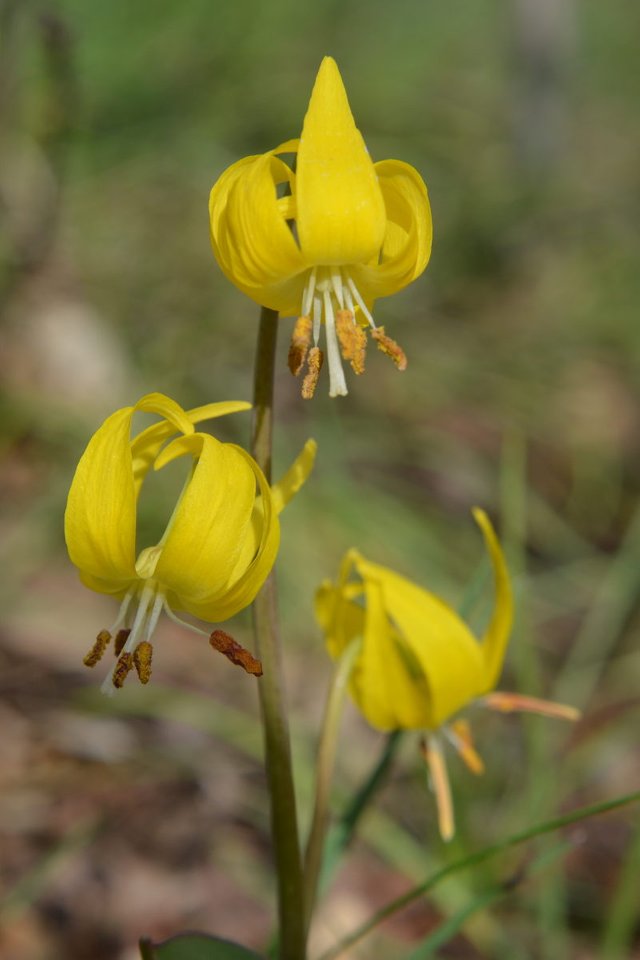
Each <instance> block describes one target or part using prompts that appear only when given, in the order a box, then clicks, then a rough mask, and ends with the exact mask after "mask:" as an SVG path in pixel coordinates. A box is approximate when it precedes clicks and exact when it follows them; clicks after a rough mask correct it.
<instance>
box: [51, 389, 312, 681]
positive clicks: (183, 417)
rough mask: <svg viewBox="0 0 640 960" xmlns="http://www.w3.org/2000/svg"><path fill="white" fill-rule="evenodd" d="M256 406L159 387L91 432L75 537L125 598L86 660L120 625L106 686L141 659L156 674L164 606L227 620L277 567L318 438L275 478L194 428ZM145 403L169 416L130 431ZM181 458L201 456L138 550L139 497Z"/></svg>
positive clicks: (83, 571) (73, 513) (74, 489)
mask: <svg viewBox="0 0 640 960" xmlns="http://www.w3.org/2000/svg"><path fill="white" fill-rule="evenodd" d="M250 406H251V405H250V404H249V403H244V402H235V401H230V402H227V403H212V404H208V405H206V406H203V407H197V408H196V409H194V410H187V411H185V410H183V409H182V408H181V407H180V406H179V405H178V404H177V403H175V401H173V400H171V399H170V398H169V397H166V396H164V395H163V394H160V393H151V394H148V395H147V396H145V397H142V399H141V400H139V401H138V403H136V404H135V405H134V406H132V407H125V408H124V409H122V410H118V411H116V413H114V414H112V415H111V416H110V417H109V418H108V419H107V420H105V422H104V423H103V424H102V426H101V427H100V429H99V430H98V431H97V432H96V433H95V434H94V436H93V437H92V438H91V440H90V441H89V444H88V446H87V449H86V450H85V452H84V454H83V455H82V458H81V459H80V462H79V464H78V467H77V469H76V473H75V476H74V478H73V482H72V484H71V489H70V491H69V498H68V501H67V509H66V512H65V538H66V542H67V548H68V551H69V556H70V558H71V561H72V563H74V564H75V566H76V567H77V568H78V570H79V571H80V578H81V580H82V582H83V583H84V584H85V585H86V586H87V587H90V588H91V589H92V590H96V591H98V592H99V593H107V594H111V595H112V596H114V597H116V598H118V599H120V600H121V606H120V612H119V614H118V616H117V617H116V620H115V623H114V624H113V626H112V627H111V629H110V630H101V631H100V633H99V634H98V637H97V639H96V642H95V644H94V646H93V648H92V650H91V651H90V652H89V654H88V655H87V657H86V658H85V663H86V664H87V665H88V666H94V665H95V664H96V663H97V662H98V660H100V658H101V657H102V655H103V653H104V650H105V649H106V646H107V644H108V643H109V641H110V639H111V636H112V635H114V634H115V649H116V656H117V658H118V659H117V662H116V666H115V668H114V671H113V673H112V674H111V675H110V676H109V677H107V679H106V680H105V683H104V684H103V691H104V692H106V693H112V692H113V691H114V690H115V689H116V688H118V687H121V686H122V684H123V682H124V680H125V678H126V676H127V674H128V673H129V672H130V670H131V669H132V668H134V667H135V669H136V671H137V673H138V676H139V678H140V680H141V681H142V682H143V683H146V682H147V680H148V679H149V676H150V672H151V653H152V650H151V642H150V641H151V636H152V634H153V631H154V629H155V627H156V624H157V622H158V618H159V617H160V614H161V613H162V612H163V611H164V612H165V613H166V614H167V615H168V616H169V617H171V618H172V619H174V620H176V619H178V618H176V616H175V613H174V611H186V612H187V613H190V614H192V615H193V616H195V617H199V618H200V619H202V620H205V621H209V622H219V621H222V620H227V619H228V618H229V617H231V616H233V614H235V613H237V612H238V611H239V610H241V609H242V608H243V607H246V606H248V604H250V603H251V601H252V600H253V599H254V597H255V595H256V593H257V592H258V590H259V589H260V587H261V586H262V584H263V582H264V580H265V579H266V577H267V575H268V574H269V571H270V570H271V568H272V566H273V564H274V561H275V558H276V554H277V551H278V545H279V540H280V527H279V523H278V514H279V512H280V511H281V510H282V508H283V507H284V506H285V504H286V503H287V502H288V501H289V500H290V499H291V497H292V496H293V495H294V494H295V493H296V492H297V490H298V489H299V488H300V487H301V486H302V484H303V483H304V481H305V480H306V478H307V476H308V474H309V472H310V470H311V468H312V466H313V460H314V456H315V443H314V441H312V440H309V441H308V442H307V444H306V445H305V447H304V449H303V451H302V453H301V454H300V456H299V457H298V458H297V460H296V461H295V462H294V464H293V466H292V467H291V468H290V469H289V471H288V472H287V473H286V475H285V476H284V478H283V479H282V480H281V481H280V483H279V484H275V485H274V486H272V487H270V486H269V484H268V483H267V480H266V478H265V476H264V474H263V473H262V471H261V470H260V468H259V466H258V465H257V463H256V462H255V461H254V460H253V459H252V458H251V457H250V456H249V454H248V453H246V452H245V451H244V450H243V449H242V448H241V447H238V446H236V445H235V444H232V443H221V442H220V441H218V440H216V439H215V438H214V437H212V436H211V435H209V434H206V433H200V432H197V431H196V430H195V426H194V425H195V424H197V423H199V422H200V421H202V420H208V419H212V418H214V417H220V416H223V415H225V414H228V413H234V412H236V411H240V410H247V409H249V408H250ZM136 411H145V412H147V413H155V414H158V415H159V416H160V417H162V420H161V421H160V422H159V423H156V424H154V425H153V426H150V427H148V428H147V429H146V430H143V431H142V432H141V433H139V434H138V435H137V436H135V437H134V438H133V439H131V436H130V434H131V422H132V418H133V415H134V413H135V412H136ZM175 434H178V436H177V437H176V438H175V439H173V440H171V441H170V442H169V443H167V441H169V440H170V438H171V437H172V436H173V435H175ZM181 456H189V457H190V458H191V460H192V468H191V471H190V474H189V477H188V479H187V481H186V483H185V486H184V489H183V491H182V494H181V496H180V498H179V500H178V502H177V504H176V507H175V509H174V511H173V515H172V517H171V519H170V520H169V523H168V525H167V527H166V529H165V531H164V534H163V535H162V538H161V539H160V541H159V543H157V544H155V545H152V546H147V547H145V548H144V549H142V550H141V551H140V552H139V553H138V554H137V556H136V510H137V500H138V495H139V493H140V489H141V487H142V484H143V482H144V480H145V477H146V476H147V473H148V472H149V470H150V468H151V467H152V466H153V467H154V469H156V470H158V469H161V468H162V467H164V466H165V465H166V464H167V463H169V462H171V461H173V460H175V459H176V458H177V457H181ZM178 622H179V623H182V624H183V625H184V626H186V627H188V628H190V629H193V630H196V631H197V632H198V633H203V631H201V630H199V629H198V628H197V627H195V626H193V625H192V624H188V623H184V622H183V621H181V620H178ZM205 635H207V634H205ZM218 649H220V646H219V644H218ZM251 672H255V671H251Z"/></svg>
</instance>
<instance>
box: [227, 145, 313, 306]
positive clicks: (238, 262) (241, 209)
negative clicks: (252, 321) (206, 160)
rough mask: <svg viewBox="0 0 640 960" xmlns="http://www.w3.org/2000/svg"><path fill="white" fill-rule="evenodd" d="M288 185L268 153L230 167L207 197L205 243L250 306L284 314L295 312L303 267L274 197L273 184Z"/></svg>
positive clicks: (289, 178) (287, 174)
mask: <svg viewBox="0 0 640 960" xmlns="http://www.w3.org/2000/svg"><path fill="white" fill-rule="evenodd" d="M288 146H290V144H282V145H281V146H280V148H278V149H279V150H281V151H282V148H283V147H288ZM282 152H284V151H282ZM293 181H294V175H293V173H292V172H291V170H290V169H289V167H288V166H287V165H286V164H285V163H284V162H283V161H282V160H280V159H279V158H278V157H276V156H274V153H273V152H269V153H265V154H262V155H259V156H253V157H245V158H244V159H242V160H239V161H237V163H234V164H232V166H230V167H229V168H228V169H227V170H225V172H224V173H223V174H222V176H221V177H220V178H219V179H218V181H217V182H216V183H215V184H214V186H213V189H212V190H211V195H210V198H209V219H210V228H211V245H212V247H213V252H214V255H215V257H216V259H217V261H218V263H219V264H220V267H221V269H222V271H223V273H224V274H225V276H226V277H227V278H228V279H229V280H230V281H231V282H232V283H233V284H235V286H236V287H238V289H239V290H241V291H242V292H243V293H246V294H247V296H249V297H251V299H253V300H255V301H256V303H259V304H261V305H262V306H266V307H270V308H271V309H272V310H278V311H280V312H281V313H285V314H295V313H297V311H298V309H299V305H300V302H301V299H302V291H303V288H304V276H303V272H304V271H305V269H306V268H307V266H308V263H307V261H306V260H305V258H304V257H303V255H302V253H301V251H300V248H299V247H298V244H297V243H296V240H295V238H294V235H293V233H292V231H291V228H290V226H289V224H288V223H287V219H286V210H283V208H282V207H281V206H280V205H279V201H278V197H277V187H278V185H279V184H282V183H286V184H289V185H290V186H292V185H293Z"/></svg>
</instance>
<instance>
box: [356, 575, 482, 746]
mask: <svg viewBox="0 0 640 960" xmlns="http://www.w3.org/2000/svg"><path fill="white" fill-rule="evenodd" d="M356 568H357V571H358V573H359V575H360V576H361V577H362V579H363V580H364V582H365V584H368V583H370V582H371V583H376V584H377V585H378V587H379V588H380V591H381V595H382V597H383V603H384V610H385V612H386V616H387V617H388V618H389V621H390V623H391V624H392V625H393V627H394V628H395V630H396V631H397V634H398V636H399V642H400V647H401V648H402V645H403V644H404V647H405V653H406V658H405V660H406V671H405V672H406V673H407V674H412V673H414V672H415V669H416V668H419V670H420V671H421V672H422V675H423V678H424V690H425V695H424V700H425V709H424V711H423V714H424V719H422V718H421V722H420V723H419V724H417V726H426V727H433V728H435V727H438V726H440V724H441V723H442V722H443V721H444V720H446V719H447V718H448V717H449V716H451V715H452V714H453V713H455V712H456V711H457V710H459V709H460V708H461V707H463V706H464V705H465V704H466V703H468V702H469V701H470V700H472V699H473V698H474V697H476V696H477V695H478V694H479V693H480V692H481V690H482V686H483V681H484V672H483V660H482V655H481V648H480V645H479V643H478V641H477V640H476V638H475V637H474V636H473V634H472V633H471V631H470V630H469V628H468V627H467V625H466V624H465V623H464V622H463V621H462V620H461V619H460V617H459V616H458V615H457V614H456V613H455V611H453V610H452V609H451V608H450V607H449V606H447V604H446V603H444V602H443V601H442V600H440V599H439V598H438V597H436V596H435V595H434V594H432V593H429V592H428V591H426V590H423V589H422V588H421V587H418V586H417V585H416V584H414V583H412V582H411V581H410V580H407V579H405V578H404V577H401V576H400V575H399V574H397V573H394V572H393V571H392V570H389V569H387V568H386V567H382V566H379V565H378V564H373V563H370V562H369V561H367V560H364V559H363V558H360V559H359V561H358V563H357V565H356ZM367 597H368V593H367ZM416 686H419V685H418V684H416ZM427 705H428V710H427ZM415 716H416V719H417V718H418V715H417V713H416V715H415ZM426 720H428V721H429V722H425V721H426Z"/></svg>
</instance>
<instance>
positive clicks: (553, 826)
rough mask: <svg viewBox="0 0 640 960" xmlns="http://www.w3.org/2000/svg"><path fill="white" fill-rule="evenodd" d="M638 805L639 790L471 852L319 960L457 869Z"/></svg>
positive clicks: (338, 952)
mask: <svg viewBox="0 0 640 960" xmlns="http://www.w3.org/2000/svg"><path fill="white" fill-rule="evenodd" d="M638 802H640V791H636V792H634V793H627V794H625V795H624V796H622V797H615V798H614V799H613V800H604V801H602V802H601V803H594V804H591V806H588V807H579V808H578V809H577V810H573V811H571V813H567V814H565V815H564V816H562V817H555V819H553V820H547V821H545V823H539V824H536V826H535V827H529V829H527V830H523V831H522V832H521V833H515V834H513V835H512V836H511V837H508V838H507V839H506V840H501V841H499V842H498V843H495V844H493V845H492V846H490V847H485V848H484V849H483V850H478V851H476V852H475V853H471V854H469V855H468V856H466V857H463V858H462V859H461V860H455V861H454V862H453V863H449V864H447V865H446V866H445V867H442V869H441V870H438V871H436V873H434V874H432V875H431V876H430V877H428V878H427V879H426V880H424V881H423V882H422V883H419V884H418V885H417V886H415V887H412V889H411V890H408V891H407V893H404V894H403V895H402V896H400V897H398V898H397V899H396V900H392V901H391V903H388V904H387V905H386V907H382V909H381V910H378V912H377V913H375V914H374V916H373V917H371V919H370V920H367V921H366V923H363V924H362V925H361V926H360V927H358V928H357V929H356V930H354V931H353V932H352V933H350V934H349V935H348V936H346V937H344V939H343V940H341V941H340V942H339V943H337V944H336V945H335V946H334V947H331V948H330V949H329V950H326V951H325V952H324V953H323V954H322V956H321V957H320V958H319V960H337V958H338V957H341V956H342V955H343V954H344V953H346V951H347V950H348V949H349V948H350V947H353V946H354V945H355V944H356V943H358V942H359V941H360V940H362V939H363V938H364V937H366V936H367V934H369V933H371V931H372V930H374V929H375V928H376V927H377V926H378V924H380V923H382V921H383V920H386V919H387V918H388V917H391V916H392V915H393V914H394V913H397V912H398V911H399V910H402V909H404V907H407V906H409V904H410V903H413V902H414V900H417V899H418V898H419V897H422V896H424V894H425V893H428V892H429V890H432V889H433V887H435V886H436V885H437V884H439V883H441V882H442V880H445V879H446V878H447V877H450V876H451V875H452V874H454V873H458V872H459V871H460V870H468V869H469V867H473V866H475V865H476V864H479V863H485V861H487V860H491V859H492V858H493V857H495V856H498V854H500V853H504V851H505V850H509V849H510V848H511V847H516V846H519V845H520V844H521V843H526V842H527V840H532V839H533V838H534V837H539V836H543V835H544V834H546V833H552V832H553V831H554V830H561V829H562V828H563V827H569V826H571V824H573V823H577V822H578V821H579V820H585V819H586V818H587V817H595V816H596V815H598V814H601V813H607V812H608V811H610V810H616V809H617V808H619V807H624V806H626V805H627V804H630V803H638Z"/></svg>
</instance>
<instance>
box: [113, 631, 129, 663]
mask: <svg viewBox="0 0 640 960" xmlns="http://www.w3.org/2000/svg"><path fill="white" fill-rule="evenodd" d="M130 633H131V630H118V632H117V634H116V639H115V641H114V647H115V654H116V657H119V656H120V654H121V653H122V651H123V649H124V645H125V643H126V642H127V640H128V639H129V634H130Z"/></svg>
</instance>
